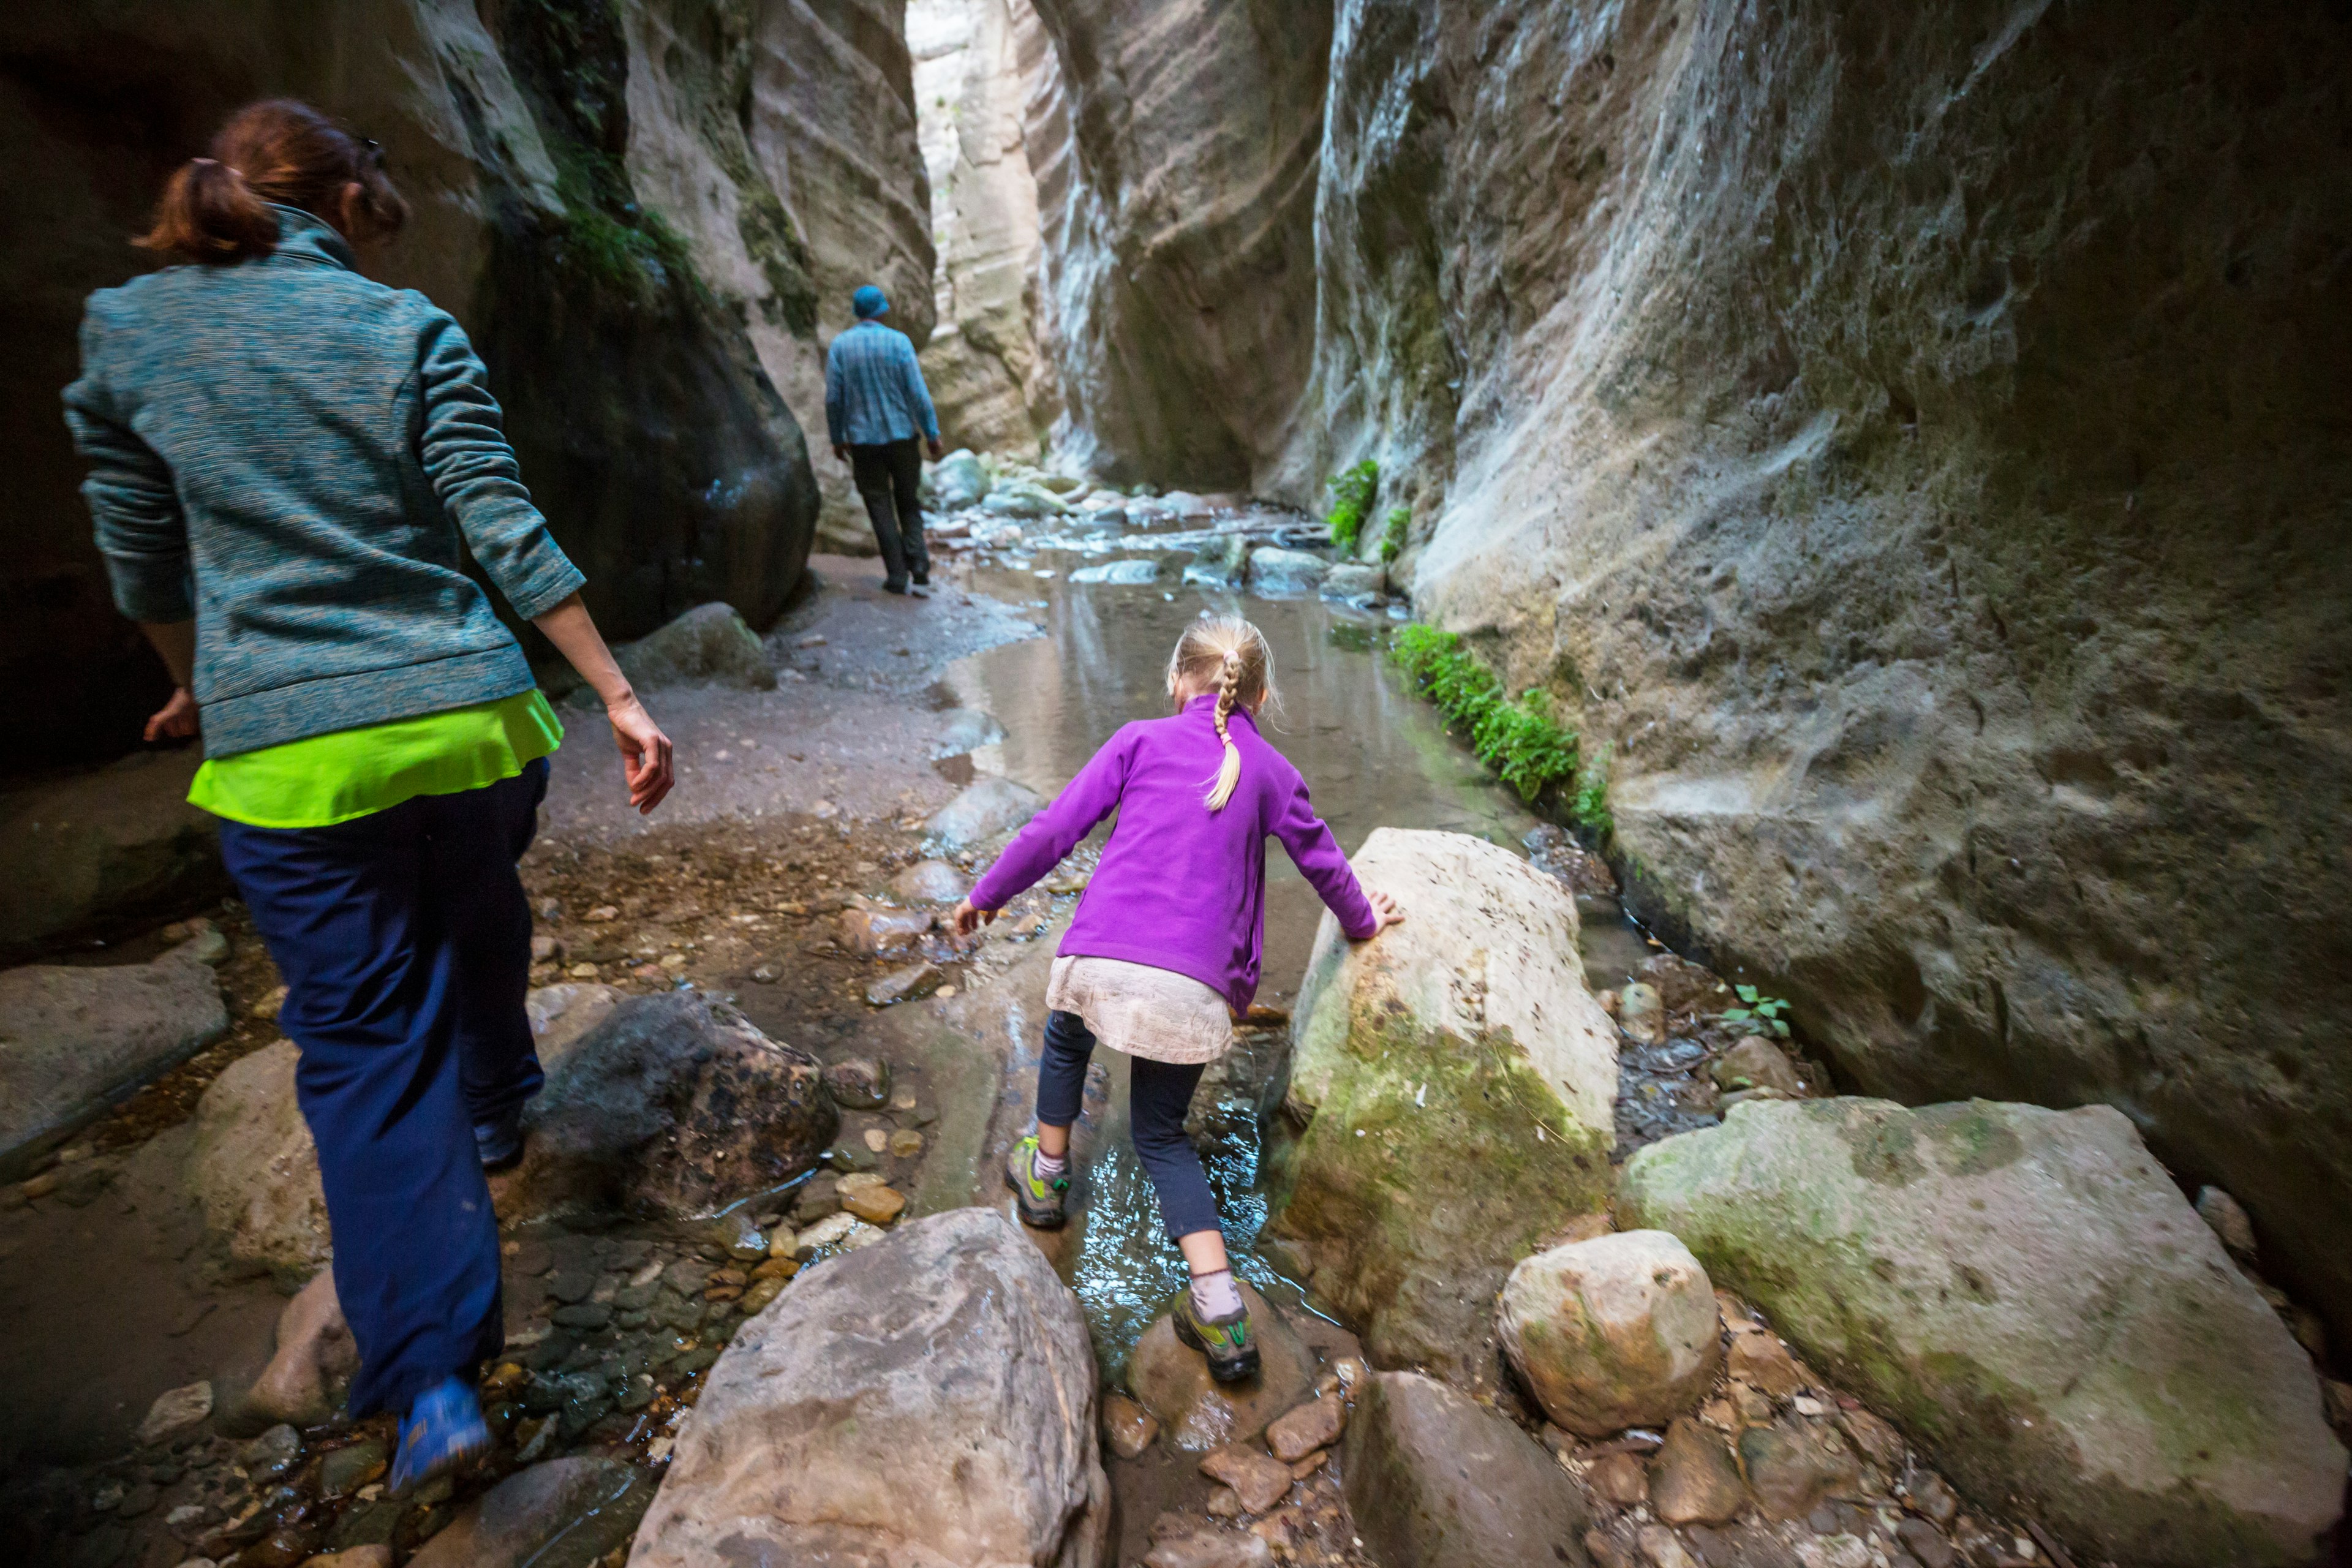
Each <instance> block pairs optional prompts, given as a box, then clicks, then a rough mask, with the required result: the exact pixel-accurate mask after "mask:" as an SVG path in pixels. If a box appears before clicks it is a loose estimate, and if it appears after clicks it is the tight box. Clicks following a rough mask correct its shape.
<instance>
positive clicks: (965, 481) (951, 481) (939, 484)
mask: <svg viewBox="0 0 2352 1568" xmlns="http://www.w3.org/2000/svg"><path fill="white" fill-rule="evenodd" d="M931 493H932V495H934V496H936V497H937V498H938V500H939V506H940V510H941V511H961V510H963V509H964V508H966V507H968V506H978V505H979V504H980V503H981V502H982V501H983V500H987V499H988V470H987V469H986V468H982V467H981V466H980V458H978V457H976V456H974V455H973V454H972V452H971V450H970V449H968V448H967V449H964V450H960V451H954V452H950V453H949V454H948V455H947V456H946V457H944V458H940V460H939V461H938V462H937V463H935V464H933V465H932V466H931Z"/></svg>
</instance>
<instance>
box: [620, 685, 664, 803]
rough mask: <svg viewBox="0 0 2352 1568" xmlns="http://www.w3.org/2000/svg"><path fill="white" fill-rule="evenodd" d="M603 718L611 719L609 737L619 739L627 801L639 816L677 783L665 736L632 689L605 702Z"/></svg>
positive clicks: (658, 801)
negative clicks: (624, 694) (611, 729)
mask: <svg viewBox="0 0 2352 1568" xmlns="http://www.w3.org/2000/svg"><path fill="white" fill-rule="evenodd" d="M604 717H605V718H607V719H609V720H611V721H613V738H614V740H615V741H617V742H620V747H621V763H622V772H623V773H624V775H625V777H626V778H627V780H628V783H629V804H630V805H633V806H635V807H636V809H637V813H638V815H639V816H645V815H646V814H649V813H650V812H651V811H652V810H653V808H654V807H656V806H657V805H660V804H661V803H662V797H663V796H664V795H667V794H669V791H670V786H671V785H672V784H676V783H677V771H676V769H675V768H674V767H673V766H672V764H671V758H670V743H669V737H668V736H667V735H665V734H663V733H662V731H661V726H660V725H658V724H656V723H655V722H654V716H653V715H652V714H650V713H648V712H646V705H645V704H644V703H642V702H640V701H638V700H637V699H636V696H635V693H634V692H633V693H631V694H630V695H629V696H627V697H625V698H623V699H622V700H620V701H618V702H614V703H612V704H610V705H608V706H607V707H606V708H605V710H604Z"/></svg>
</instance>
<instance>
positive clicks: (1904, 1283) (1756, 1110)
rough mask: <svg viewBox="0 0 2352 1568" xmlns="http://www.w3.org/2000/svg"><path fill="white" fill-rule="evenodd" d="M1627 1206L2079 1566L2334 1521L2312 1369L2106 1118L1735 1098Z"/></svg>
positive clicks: (1654, 1159)
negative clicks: (2050, 1535) (2042, 1528)
mask: <svg viewBox="0 0 2352 1568" xmlns="http://www.w3.org/2000/svg"><path fill="white" fill-rule="evenodd" d="M1618 1208H1619V1213H1620V1215H1622V1217H1624V1218H1625V1219H1627V1220H1628V1221H1629V1222H1630V1223H1638V1224H1641V1225H1644V1226H1656V1227H1658V1228H1660V1229H1666V1230H1671V1231H1673V1232H1674V1233H1675V1235H1676V1236H1678V1237H1681V1238H1682V1239H1683V1240H1684V1241H1685V1243H1687V1244H1688V1245H1689V1247H1690V1248H1691V1250H1692V1251H1693V1252H1694V1253H1696V1255H1697V1256H1698V1258H1700V1259H1701V1261H1703V1262H1704V1263H1705V1264H1706V1268H1707V1271H1708V1272H1709V1273H1710V1274H1711V1275H1712V1276H1713V1277H1714V1279H1716V1281H1717V1283H1719V1284H1721V1285H1724V1286H1726V1287H1727V1288H1728V1289H1732V1290H1735V1291H1737V1292H1738V1293H1739V1294H1740V1295H1742V1296H1744V1297H1746V1298H1747V1299H1748V1300H1752V1301H1754V1302H1755V1303H1756V1304H1757V1305H1758V1306H1759V1307H1760V1308H1762V1309H1763V1310H1765V1311H1766V1312H1767V1313H1768V1314H1769V1316H1770V1318H1771V1320H1772V1322H1773V1325H1774V1327H1776V1328H1778V1329H1779V1330H1780V1332H1781V1333H1782V1334H1784V1335H1786V1336H1787V1337H1788V1339H1789V1340H1790V1342H1792V1343H1794V1344H1795V1345H1796V1346H1797V1347H1798V1348H1799V1349H1800V1350H1801V1351H1802V1352H1803V1353H1804V1355H1805V1357H1806V1359H1807V1360H1808V1361H1810V1362H1811V1363H1813V1364H1815V1365H1817V1366H1819V1367H1820V1368H1821V1369H1822V1371H1823V1372H1824V1373H1828V1374H1829V1375H1830V1376H1831V1377H1832V1378H1833V1379H1834V1380H1835V1381H1836V1382H1838V1383H1839V1384H1841V1385H1843V1386H1844V1387H1848V1388H1851V1389H1853V1391H1854V1392H1855V1393H1857V1394H1860V1395H1861V1396H1862V1397H1863V1398H1864V1400H1866V1401H1867V1402H1868V1403H1869V1404H1870V1405H1871V1406H1872V1408H1874V1409H1875V1410H1879V1411H1883V1412H1884V1413H1885V1414H1886V1415H1890V1416H1892V1417H1893V1418H1895V1420H1896V1421H1897V1422H1898V1423H1899V1424H1900V1425H1901V1426H1903V1427H1904V1428H1905V1429H1906V1432H1907V1433H1908V1434H1909V1435H1910V1436H1912V1437H1913V1438H1914V1439H1915V1440H1916V1441H1917V1442H1918V1443H1920V1444H1921V1445H1922V1446H1923V1447H1926V1448H1927V1450H1928V1451H1929V1452H1930V1453H1931V1454H1932V1455H1933V1456H1934V1457H1935V1458H1936V1460H1937V1465H1938V1466H1939V1468H1942V1469H1943V1470H1944V1471H1946V1472H1947V1473H1948V1474H1949V1475H1951V1476H1952V1477H1953V1478H1954V1479H1956V1480H1958V1482H1959V1483H1960V1485H1961V1486H1962V1487H1963V1488H1964V1489H1966V1490H1968V1491H1969V1492H1970V1493H1971V1494H1972V1495H1974V1496H1976V1497H1977V1498H1979V1499H1980V1500H1982V1501H1984V1502H1985V1503H1986V1504H1987V1505H1988V1506H1990V1507H2006V1506H2010V1505H2011V1502H2012V1500H2014V1504H2015V1505H2016V1506H2018V1507H2019V1508H2020V1509H2021V1510H2022V1511H2023V1512H2025V1513H2027V1514H2028V1515H2030V1516H2032V1517H2033V1518H2036V1519H2039V1520H2040V1521H2042V1523H2043V1524H2045V1525H2047V1526H2048V1527H2049V1528H2050V1529H2051V1530H2052V1531H2054V1532H2056V1534H2057V1535H2058V1537H2059V1538H2060V1540H2061V1541H2062V1542H2064V1543H2065V1544H2066V1545H2067V1546H2068V1547H2069V1548H2070V1549H2071V1550H2072V1551H2073V1552H2074V1555H2075V1556H2076V1557H2078V1558H2082V1559H2098V1560H2110V1559H2111V1560H2115V1561H2118V1562H2125V1563H2135V1564H2147V1565H2150V1568H2193V1565H2200V1564H2210V1563H2244V1564H2281V1565H2284V1564H2287V1563H2305V1562H2308V1561H2310V1560H2311V1559H2312V1557H2313V1555H2314V1553H2315V1552H2316V1550H2317V1549H2316V1546H2315V1542H2316V1540H2317V1538H2318V1536H2319V1535H2320V1534H2321V1532H2323V1531H2326V1529H2327V1527H2328V1526H2329V1525H2330V1524H2331V1523H2333V1522H2334V1521H2335V1520H2336V1515H2337V1511H2338V1509H2339V1507H2340V1505H2341V1501H2342V1497H2343V1488H2344V1473H2345V1450H2344V1447H2343V1446H2342V1445H2341V1444H2339V1443H2337V1442H2336V1438H2335V1436H2334V1435H2333V1434H2331V1433H2330V1432H2329V1431H2328V1430H2327V1427H2326V1423H2325V1422H2324V1421H2323V1419H2322V1417H2321V1412H2320V1391H2319V1384H2318V1380H2317V1378H2316V1376H2315V1374H2314V1373H2313V1371H2312V1368H2311V1363H2310V1361H2309V1360H2308V1358H2307V1357H2306V1356H2305V1354H2304V1352H2302V1350H2301V1349H2299V1348H2298V1347H2297V1346H2296V1344H2295V1343H2294V1341H2293V1340H2292V1339H2291V1338H2290V1337H2289V1336H2288V1334H2287V1331H2286V1330H2285V1329H2284V1328H2283V1327H2282V1326H2281V1325H2280V1323H2279V1321H2278V1320H2277V1318H2276V1317H2275V1316H2274V1315H2273V1313H2272V1311H2271V1310H2270V1308H2269V1307H2268V1305H2266V1304H2265V1303H2264V1301H2263V1298H2262V1297H2261V1295H2260V1294H2259V1293H2257V1292H2256V1290H2255V1289H2254V1288H2253V1286H2252V1284H2251V1283H2249V1282H2248V1280H2247V1279H2245V1277H2244V1276H2242V1275H2241V1274H2240V1273H2239V1272H2238V1270H2237V1269H2236V1268H2233V1267H2231V1263H2230V1261H2229V1258H2227V1256H2226V1255H2225V1254H2224V1253H2223V1252H2222V1250H2221V1244H2220V1243H2219V1242H2217V1241H2216V1240H2215V1239H2214V1238H2213V1235H2212V1233H2211V1232H2210V1230H2208V1229H2207V1228H2206V1226H2205V1225H2204V1223H2203V1222H2202V1221H2201V1220H2200V1219H2199V1218H2198V1217H2197V1215H2196V1213H2195V1212H2194V1211H2193V1210H2192V1209H2190V1207H2189V1204H2188V1202H2187V1201H2186V1200H2185V1199H2184V1198H2182V1196H2181V1195H2180V1193H2179V1189H2178V1188H2176V1187H2175V1186H2174V1185H2173V1184H2172V1183H2171V1181H2170V1180H2169V1179H2168V1177H2167V1176H2166V1175H2165V1173H2164V1172H2163V1171H2162V1170H2161V1169H2160V1168H2159V1167H2158V1165H2157V1163H2156V1162H2155V1161H2154V1160H2153V1159H2152V1158H2150V1157H2149V1155H2148V1153H2147V1150H2146V1149H2145V1148H2143V1147H2142V1146H2141V1143H2140V1141H2139V1135H2138V1133H2137V1131H2135V1130H2134V1129H2133V1127H2132V1124H2131V1123H2130V1122H2129V1121H2126V1120H2125V1119H2124V1117H2123V1116H2122V1115H2120V1114H2119V1113H2118V1112H2116V1111H2115V1110H2111V1109H2109V1108H2107V1107H2105V1106H2086V1107H2084V1108H2082V1109H2080V1110H2068V1111H2055V1110H2042V1109H2041V1108H2039V1107H2035V1106H2030V1105H2002V1104H1995V1103H1992V1102H1989V1101H1985V1100H1971V1101H1967V1102H1964V1103H1957V1104H1948V1105H1934V1106H1928V1107H1926V1108H1924V1109H1922V1110H1906V1109H1904V1108H1903V1107H1901V1106H1898V1105H1895V1104H1892V1103H1889V1102H1887V1101H1885V1100H1858V1099H1849V1100H1813V1101H1751V1102H1748V1103H1746V1104H1742V1105H1739V1106H1738V1107H1735V1108H1734V1109H1733V1110H1732V1112H1731V1114H1730V1115H1729V1116H1728V1117H1727V1119H1726V1121H1724V1124H1723V1125H1722V1126H1721V1127H1718V1128H1710V1129H1708V1130H1706V1131H1699V1132H1689V1133H1685V1134H1683V1135H1682V1136H1680V1137H1676V1138H1669V1139H1667V1140H1665V1141H1664V1142H1660V1143H1655V1144H1653V1145H1652V1146H1650V1147H1649V1148H1647V1149H1644V1150H1643V1151H1642V1152H1640V1153H1638V1154H1636V1155H1635V1156H1634V1157H1633V1160H1632V1161H1630V1162H1629V1163H1627V1165H1626V1168H1625V1172H1624V1175H1623V1180H1622V1186H1621V1188H1620V1192H1619V1194H1618Z"/></svg>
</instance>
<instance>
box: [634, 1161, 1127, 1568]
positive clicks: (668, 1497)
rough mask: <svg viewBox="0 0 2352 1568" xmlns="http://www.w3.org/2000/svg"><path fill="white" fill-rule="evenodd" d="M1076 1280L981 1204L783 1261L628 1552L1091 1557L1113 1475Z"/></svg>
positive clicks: (1029, 1567) (1105, 1557)
mask: <svg viewBox="0 0 2352 1568" xmlns="http://www.w3.org/2000/svg"><path fill="white" fill-rule="evenodd" d="M1096 1393H1097V1391H1096V1381H1095V1363H1094V1352H1093V1351H1092V1350H1091V1348H1090V1347H1089V1346H1088V1344H1087V1327H1086V1320H1085V1319H1084V1317H1082V1316H1081V1315H1080V1313H1079V1311H1078V1305H1077V1300H1076V1298H1075V1297H1073V1296H1072V1295H1071V1294H1070V1292H1069V1291H1068V1290H1067V1289H1065V1288H1064V1286H1063V1285H1062V1282H1061V1281H1060V1280H1059V1279H1056V1278H1055V1275H1054V1270H1053V1268H1052V1267H1051V1266H1050V1265H1049V1264H1047V1263H1046V1261H1045V1257H1044V1256H1043V1254H1041V1253H1040V1252H1039V1251H1038V1250H1037V1248H1036V1247H1034V1245H1032V1244H1031V1243H1030V1241H1029V1240H1028V1238H1027V1237H1024V1235H1023V1234H1022V1233H1021V1228H1020V1226H1019V1225H1018V1224H1017V1223H1016V1222H1014V1221H1013V1220H1012V1219H1011V1218H1009V1217H1007V1216H1006V1215H1002V1214H998V1213H996V1212H994V1211H992V1210H990V1209H981V1208H961V1209H950V1210H949V1211H948V1212H947V1213H945V1214H940V1215H932V1216H930V1217H929V1218H927V1219H919V1220H911V1221H908V1223H906V1224H904V1225H902V1226H898V1228H897V1229H896V1230H894V1231H892V1232H891V1233H890V1236H889V1238H888V1239H887V1240H886V1241H881V1242H878V1243H877V1244H876V1245H874V1246H872V1247H864V1248H861V1249H859V1250H857V1251H855V1252H851V1253H848V1254H846V1255H845V1256H843V1257H841V1258H835V1259H834V1260H832V1261H831V1262H828V1263H827V1264H825V1265H824V1268H818V1269H815V1270H814V1271H812V1272H810V1273H808V1274H806V1275H804V1276H803V1277H802V1278H801V1279H798V1280H796V1281H795V1282H794V1283H793V1288H792V1289H789V1290H787V1291H785V1292H784V1293H783V1294H782V1295H781V1296H779V1297H778V1298H777V1299H776V1300H775V1301H774V1303H773V1304H772V1305H771V1306H769V1307H768V1308H766V1309H765V1310H762V1311H761V1312H760V1313H759V1314H758V1315H757V1316H755V1317H753V1318H752V1319H751V1321H748V1322H746V1323H745V1324H744V1325H743V1326H742V1328H741V1329H740V1330H738V1331H737V1332H736V1334H735V1337H734V1339H733V1340H732V1341H731V1342H730V1343H729V1345H728V1347H727V1350H726V1352H725V1353H724V1354H722V1355H721V1356H720V1357H719V1363H718V1364H717V1365H716V1366H714V1367H712V1368H711V1369H710V1373H709V1380H708V1382H707V1383H706V1384H705V1385H704V1390H703V1394H702V1398H701V1400H700V1401H699V1402H698V1404H697V1405H696V1407H695V1413H694V1419H693V1421H692V1422H690V1423H688V1426H687V1427H686V1430H685V1433H684V1434H683V1436H680V1437H679V1439H678V1444H677V1449H676V1451H675V1454H674V1457H673V1458H672V1459H671V1461H670V1467H669V1471H668V1474H667V1476H666V1477H665V1478H664V1479H663V1481H662V1487H661V1491H660V1492H659V1494H658V1495H656V1498H655V1499H654V1504H653V1508H652V1510H651V1511H649V1512H648V1513H647V1514H646V1518H645V1522H644V1523H643V1524H642V1525H640V1526H639V1527H638V1530H637V1536H636V1543H635V1547H634V1549H633V1550H632V1552H631V1553H630V1557H629V1561H630V1563H632V1564H633V1565H634V1568H685V1565H686V1564H701V1563H734V1562H742V1563H758V1562H777V1563H784V1562H791V1563H804V1562H805V1563H818V1562H824V1563H832V1562H839V1563H864V1564H870V1565H872V1568H1016V1565H1020V1568H1103V1565H1106V1564H1108V1563H1110V1562H1111V1561H1112V1558H1113V1553H1114V1549H1115V1544H1116V1543H1115V1542H1114V1541H1113V1540H1112V1539H1111V1534H1112V1531H1111V1522H1112V1521H1111V1511H1112V1510H1111V1498H1110V1483H1109V1480H1108V1478H1107V1477H1106V1476H1105V1474H1104V1472H1103V1468H1102V1459H1101V1455H1100V1452H1099V1449H1098V1446H1097V1434H1096Z"/></svg>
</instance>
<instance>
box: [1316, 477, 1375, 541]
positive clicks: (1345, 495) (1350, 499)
mask: <svg viewBox="0 0 2352 1568" xmlns="http://www.w3.org/2000/svg"><path fill="white" fill-rule="evenodd" d="M1325 488H1327V489H1329V490H1330V492H1331V510H1330V513H1329V515H1328V516H1327V517H1325V518H1324V520H1323V521H1324V523H1325V524H1326V526H1328V528H1329V529H1330V531H1331V543H1332V545H1333V547H1334V548H1336V549H1338V550H1339V552H1341V553H1343V554H1347V555H1353V554H1354V553H1355V552H1356V542H1357V541H1358V540H1360V539H1361V538H1362V537H1363V534H1364V520H1365V519H1366V518H1368V517H1370V515H1371V512H1372V497H1373V495H1374V494H1375V493H1377V492H1378V491H1379V489H1380V488H1381V466H1380V465H1379V464H1378V463H1375V462H1373V461H1372V460H1371V459H1370V458H1365V459H1364V460H1363V461H1362V462H1360V463H1358V464H1357V465H1356V466H1355V467H1354V468H1342V469H1341V470H1340V471H1339V472H1338V473H1336V474H1334V475H1332V476H1331V478H1330V479H1329V481H1328V484H1327V485H1326V487H1325Z"/></svg>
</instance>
